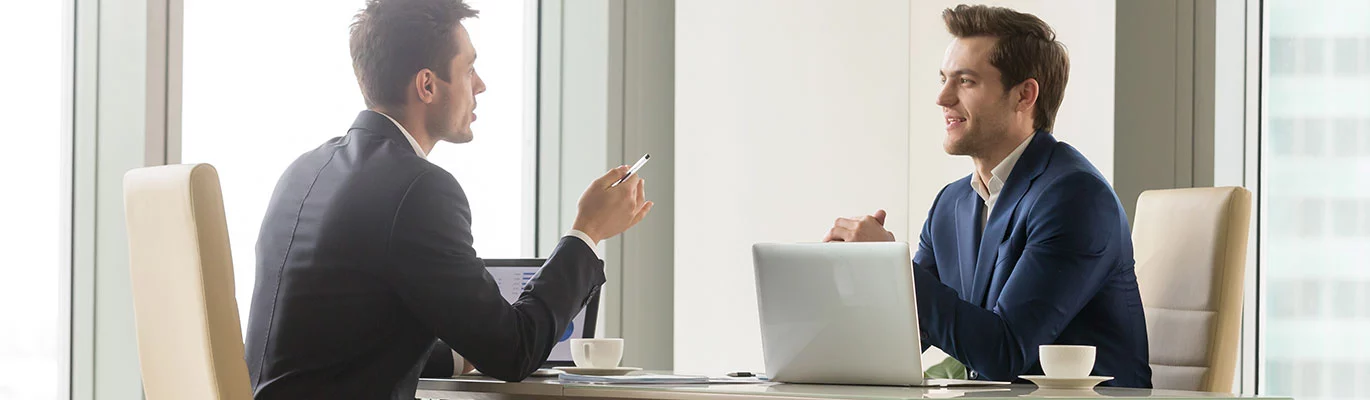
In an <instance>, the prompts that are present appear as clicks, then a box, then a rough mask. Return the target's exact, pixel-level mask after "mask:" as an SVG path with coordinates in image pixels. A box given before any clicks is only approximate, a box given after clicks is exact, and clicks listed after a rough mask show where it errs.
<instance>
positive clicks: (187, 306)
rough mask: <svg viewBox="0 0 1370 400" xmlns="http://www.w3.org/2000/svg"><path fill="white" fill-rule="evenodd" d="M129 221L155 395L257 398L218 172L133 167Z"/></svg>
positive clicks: (147, 384) (145, 366)
mask: <svg viewBox="0 0 1370 400" xmlns="http://www.w3.org/2000/svg"><path fill="white" fill-rule="evenodd" d="M124 217H125V219H126V220H127V223H128V246H129V268H130V270H131V272H132V284H133V310H134V316H135V325H136V326H137V331H138V358H139V363H140V365H141V367H142V368H141V369H142V374H143V390H144V391H145V392H146V394H147V398H148V399H149V400H162V399H226V400H237V399H251V398H252V391H251V389H250V388H249V381H248V377H247V363H246V362H245V361H244V360H243V337H242V333H241V332H242V331H241V328H240V327H239V325H238V305H237V302H236V301H235V300H234V296H233V260H232V258H231V257H230V255H229V248H228V228H227V226H226V225H225V222H224V203H223V197H222V196H221V194H220V191H219V174H218V172H216V171H215V170H214V167H212V166H210V165H209V164H196V165H167V166H160V167H149V168H139V169H135V170H132V171H129V172H128V173H127V174H125V175H124Z"/></svg>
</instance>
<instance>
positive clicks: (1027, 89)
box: [1012, 78, 1042, 112]
mask: <svg viewBox="0 0 1370 400" xmlns="http://www.w3.org/2000/svg"><path fill="white" fill-rule="evenodd" d="M1041 88H1042V87H1041V86H1040V85H1038V84H1037V79H1035V78H1028V79H1027V80H1025V81H1023V83H1019V84H1017V85H1015V86H1013V89H1012V90H1013V92H1014V93H1016V94H1017V95H1018V104H1017V105H1015V106H1014V110H1017V111H1018V112H1027V111H1028V110H1031V109H1032V106H1035V105H1037V95H1038V94H1039V92H1040V90H1041Z"/></svg>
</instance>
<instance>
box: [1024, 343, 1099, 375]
mask: <svg viewBox="0 0 1370 400" xmlns="http://www.w3.org/2000/svg"><path fill="white" fill-rule="evenodd" d="M1094 351H1095V350H1094V346H1075V345H1059V344H1044V345H1042V346H1040V347H1038V348H1037V352H1038V353H1037V354H1038V357H1039V358H1040V359H1041V361H1042V372H1044V373H1046V375H1047V376H1048V377H1052V378H1083V377H1087V376H1089V373H1090V372H1091V371H1093V370H1094Z"/></svg>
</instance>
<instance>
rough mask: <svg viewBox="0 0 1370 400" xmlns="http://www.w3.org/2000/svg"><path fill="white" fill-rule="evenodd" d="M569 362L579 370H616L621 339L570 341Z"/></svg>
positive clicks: (621, 355) (621, 354)
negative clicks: (573, 362)
mask: <svg viewBox="0 0 1370 400" xmlns="http://www.w3.org/2000/svg"><path fill="white" fill-rule="evenodd" d="M571 360H572V361H575V362H576V366H577V367H581V368H617V367H618V363H619V362H620V361H623V339H571Z"/></svg>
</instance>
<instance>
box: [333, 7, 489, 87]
mask: <svg viewBox="0 0 1370 400" xmlns="http://www.w3.org/2000/svg"><path fill="white" fill-rule="evenodd" d="M476 14H477V11H476V10H473V9H471V7H470V6H468V5H467V4H466V3H465V2H463V1H462V0H367V2H366V8H364V9H362V10H361V11H360V12H358V13H357V16H356V18H355V19H354V20H353V21H352V37H351V41H350V47H351V51H352V70H353V72H354V73H356V74H357V84H359V85H361V88H362V97H363V98H364V99H366V106H367V107H370V108H375V107H377V106H399V105H402V104H404V97H405V87H407V86H408V84H409V80H410V79H412V78H413V77H414V74H416V73H418V72H419V71H420V70H423V69H424V68H427V69H429V70H432V71H433V74H434V75H437V76H438V78H439V79H442V80H444V81H451V78H452V77H451V75H452V71H451V69H452V66H451V61H452V57H456V56H457V47H458V46H459V44H458V43H457V39H456V31H457V27H458V26H459V25H460V24H461V20H463V19H466V18H471V17H475V16H476Z"/></svg>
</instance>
